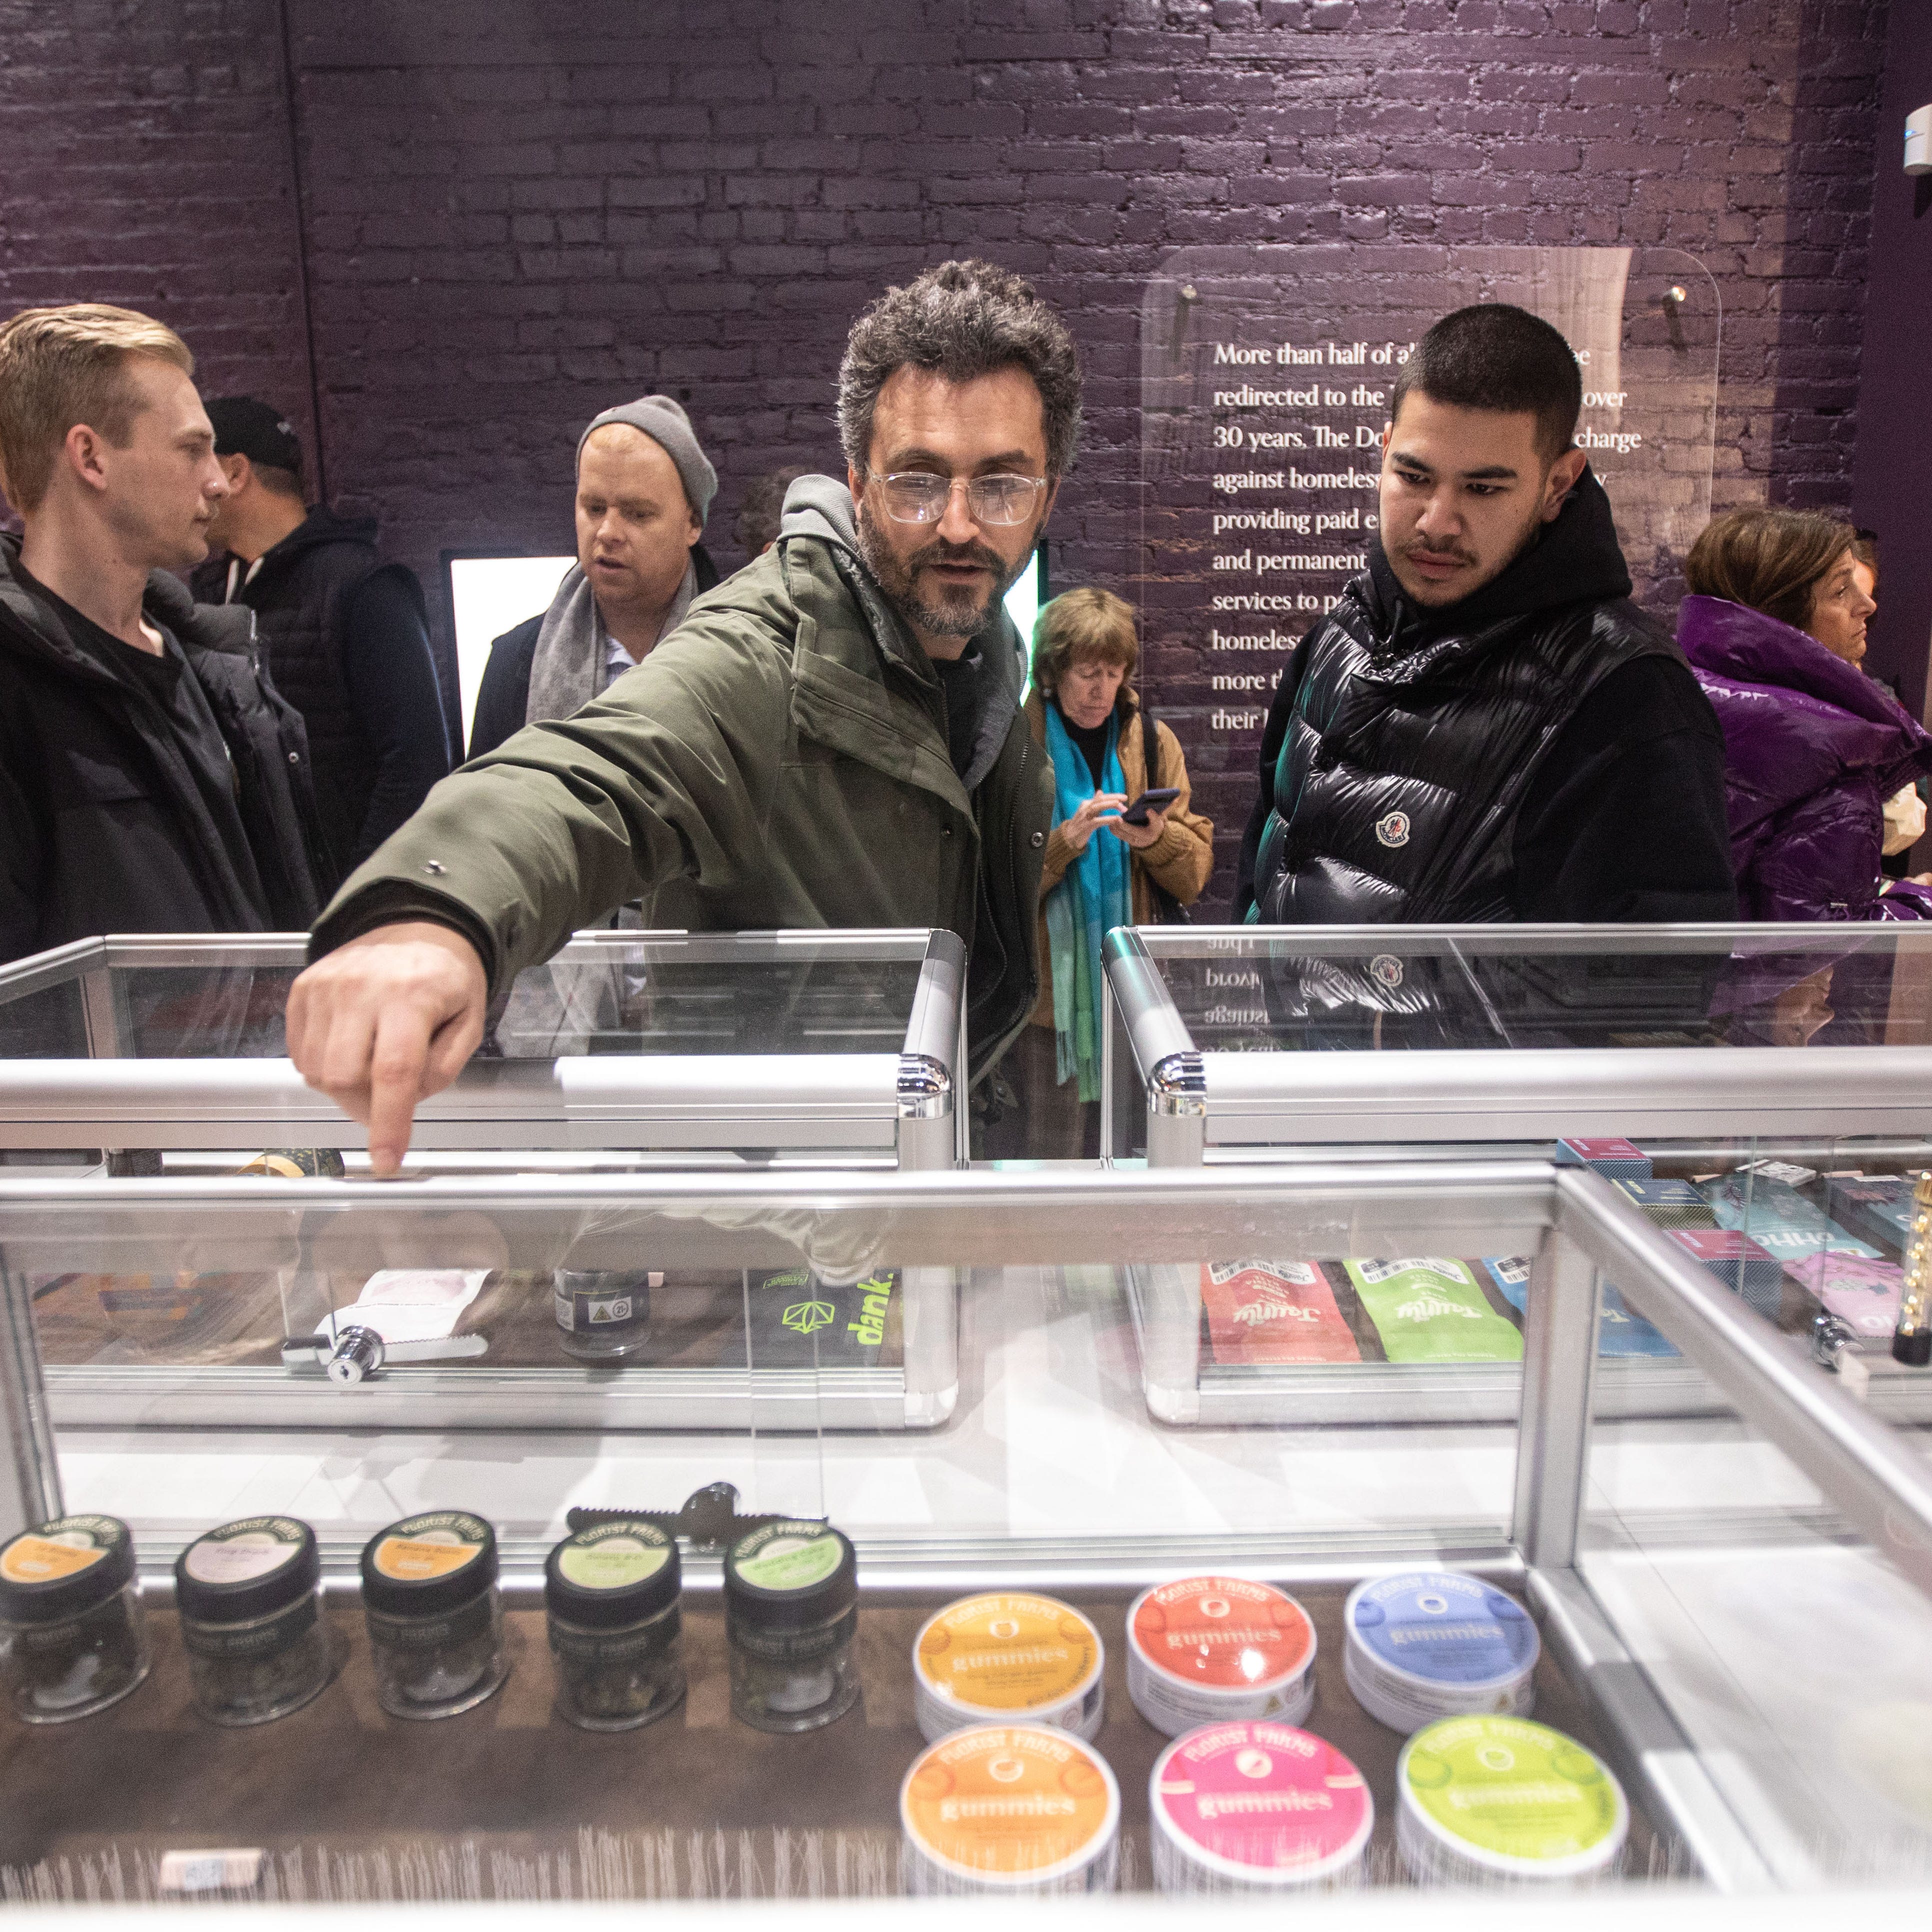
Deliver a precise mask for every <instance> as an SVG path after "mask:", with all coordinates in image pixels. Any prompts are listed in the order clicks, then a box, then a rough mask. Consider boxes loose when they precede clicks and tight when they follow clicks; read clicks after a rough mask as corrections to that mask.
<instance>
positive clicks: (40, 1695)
mask: <svg viewBox="0 0 1932 1932" xmlns="http://www.w3.org/2000/svg"><path fill="white" fill-rule="evenodd" d="M147 1674H148V1640H147V1632H146V1628H145V1624H144V1622H143V1621H142V1614H141V1601H140V1589H139V1584H138V1583H137V1582H136V1579H135V1574H134V1539H133V1537H131V1536H130V1535H129V1534H128V1532H127V1525H126V1524H125V1523H122V1522H120V1521H119V1520H118V1519H116V1518H115V1517H111V1516H65V1517H58V1518H56V1519H55V1520H54V1521H53V1522H52V1523H40V1524H37V1525H36V1526H35V1527H34V1528H33V1529H30V1530H28V1531H26V1532H25V1533H24V1534H23V1535H20V1536H17V1537H15V1538H13V1540H12V1541H10V1542H9V1543H8V1544H7V1545H6V1547H5V1548H4V1549H0V1677H4V1680H5V1687H6V1691H7V1697H8V1700H9V1701H10V1703H12V1705H13V1710H14V1712H15V1714H16V1715H17V1716H19V1717H20V1718H24V1719H25V1720H26V1721H27V1722H28V1724H65V1723H67V1722H68V1721H70V1720H71V1719H73V1718H85V1717H87V1716H89V1715H91V1714H92V1712H95V1711H100V1710H104V1709H106V1708H107V1706H109V1705H110V1704H112V1703H116V1702H117V1701H118V1700H120V1699H121V1698H123V1697H126V1696H127V1694H128V1693H129V1692H130V1691H132V1690H133V1688H135V1687H136V1685H138V1684H139V1683H140V1682H141V1681H142V1679H143V1678H145V1676H147Z"/></svg>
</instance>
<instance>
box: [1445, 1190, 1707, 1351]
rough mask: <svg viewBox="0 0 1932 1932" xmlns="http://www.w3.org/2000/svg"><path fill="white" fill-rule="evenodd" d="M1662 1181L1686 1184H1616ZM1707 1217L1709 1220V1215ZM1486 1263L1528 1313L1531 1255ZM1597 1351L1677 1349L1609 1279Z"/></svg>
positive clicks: (1507, 1296) (1502, 1291)
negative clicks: (1626, 1303) (1626, 1305)
mask: <svg viewBox="0 0 1932 1932" xmlns="http://www.w3.org/2000/svg"><path fill="white" fill-rule="evenodd" d="M1617 1185H1618V1186H1619V1187H1652V1186H1654V1185H1659V1184H1658V1183H1653V1182H1650V1181H1619V1183H1617ZM1662 1185H1667V1186H1670V1187H1679V1186H1682V1185H1685V1184H1684V1183H1681V1182H1678V1181H1670V1182H1668V1183H1664V1184H1662ZM1708 1220H1709V1216H1708V1214H1707V1215H1706V1222H1707V1223H1708ZM1483 1266H1484V1268H1486V1269H1487V1270H1488V1271H1489V1276H1490V1280H1492V1281H1493V1282H1494V1283H1496V1292H1498V1293H1499V1295H1502V1298H1503V1299H1504V1300H1505V1301H1507V1302H1508V1304H1509V1305H1510V1306H1511V1307H1512V1308H1514V1310H1516V1311H1517V1313H1518V1314H1519V1315H1521V1314H1524V1313H1527V1312H1528V1310H1529V1268H1530V1262H1529V1256H1527V1255H1505V1256H1501V1257H1500V1258H1493V1259H1488V1260H1486V1261H1485V1262H1484V1263H1483ZM1597 1353H1598V1355H1676V1353H1677V1351H1676V1349H1674V1348H1673V1346H1671V1344H1670V1342H1669V1341H1668V1340H1666V1339H1665V1337H1664V1336H1663V1335H1662V1334H1660V1333H1659V1332H1658V1330H1657V1329H1655V1328H1653V1327H1652V1325H1651V1324H1650V1323H1649V1322H1646V1320H1645V1319H1643V1316H1641V1315H1639V1314H1637V1313H1636V1312H1635V1311H1634V1310H1632V1309H1630V1308H1628V1307H1625V1304H1624V1298H1623V1297H1622V1295H1619V1293H1618V1292H1617V1290H1616V1285H1615V1284H1614V1283H1611V1282H1605V1283H1604V1294H1603V1304H1602V1307H1601V1310H1600V1312H1599V1313H1598V1319H1597Z"/></svg>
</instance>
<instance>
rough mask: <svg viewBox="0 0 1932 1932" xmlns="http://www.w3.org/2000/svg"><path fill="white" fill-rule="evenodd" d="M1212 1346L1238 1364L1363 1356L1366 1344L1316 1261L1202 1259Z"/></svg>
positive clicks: (1203, 1292)
mask: <svg viewBox="0 0 1932 1932" xmlns="http://www.w3.org/2000/svg"><path fill="white" fill-rule="evenodd" d="M1201 1302H1202V1307H1203V1308H1204V1309H1205V1310H1206V1311H1207V1316H1208V1347H1209V1349H1211V1352H1213V1355H1214V1359H1215V1361H1217V1362H1223V1363H1226V1364H1229V1365H1230V1366H1234V1365H1237V1364H1242V1365H1250V1366H1253V1365H1257V1364H1266V1363H1282V1362H1359V1361H1361V1359H1362V1352H1361V1349H1360V1348H1359V1347H1358V1346H1357V1345H1356V1342H1355V1336H1354V1334H1353V1333H1352V1331H1350V1329H1349V1325H1348V1322H1346V1320H1345V1319H1343V1314H1342V1311H1341V1310H1340V1308H1339V1307H1337V1305H1336V1301H1335V1294H1334V1290H1333V1289H1331V1287H1330V1286H1329V1285H1328V1277H1327V1276H1326V1275H1325V1274H1323V1273H1322V1269H1321V1267H1320V1265H1319V1263H1317V1262H1303V1261H1280V1262H1264V1261H1232V1262H1203V1263H1202V1266H1201Z"/></svg>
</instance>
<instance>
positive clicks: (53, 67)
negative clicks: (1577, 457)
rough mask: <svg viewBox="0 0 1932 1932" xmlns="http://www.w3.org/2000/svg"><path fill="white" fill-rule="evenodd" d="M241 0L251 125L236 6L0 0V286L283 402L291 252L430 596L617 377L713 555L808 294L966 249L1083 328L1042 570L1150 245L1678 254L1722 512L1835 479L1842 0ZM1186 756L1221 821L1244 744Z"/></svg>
mask: <svg viewBox="0 0 1932 1932" xmlns="http://www.w3.org/2000/svg"><path fill="white" fill-rule="evenodd" d="M287 7H288V13H287V30H288V34H287V37H288V46H289V49H290V55H291V63H290V64H291V65H292V68H293V74H294V77H295V83H294V89H293V93H294V108H295V115H296V136H297V138H296V142H294V143H293V144H291V143H290V141H289V139H288V138H287V136H288V127H287V118H286V107H285V98H284V74H283V42H282V28H281V14H280V13H279V12H278V8H277V6H276V5H275V0H132V4H121V5H111V4H109V3H108V0H75V4H73V5H69V6H68V7H63V8H61V9H58V10H56V9H54V8H51V7H46V6H44V5H34V4H28V0H0V130H4V132H0V151H4V153H5V156H6V166H5V169H4V171H0V311H7V310H10V309H12V308H15V307H17V306H19V305H21V304H23V303H25V302H37V301H44V300H52V299H70V298H74V297H80V296H95V297H104V298H106V299H113V300H117V301H124V302H129V303H131V304H133V305H136V306H140V307H144V308H150V309H151V310H153V311H155V312H156V313H157V314H161V315H162V316H163V317H166V319H167V320H170V321H172V322H173V323H175V324H176V325H177V326H179V327H181V329H183V331H184V333H186V334H187V336H188V337H189V338H190V341H191V342H192V343H193V345H194V347H196V350H197V351H198V353H199V354H200V355H201V356H202V359H203V371H204V375H205V379H206V380H207V382H208V385H209V386H210V387H211V388H213V389H225V388H229V387H242V386H245V387H248V388H250V389H254V390H257V391H258V392H260V393H263V394H264V395H269V396H271V397H272V398H275V400H276V401H279V402H281V403H282V404H284V407H292V408H294V409H296V410H297V412H298V413H299V416H300V417H301V419H302V420H303V421H304V422H305V425H306V424H307V415H306V408H305V404H306V398H307V394H308V362H307V356H306V349H305V342H304V339H303V337H304V330H303V322H304V316H303V314H302V301H301V286H302V274H301V272H302V270H304V269H305V271H306V279H307V292H308V320H309V322H310V323H311V325H312V328H313V334H314V365H315V373H316V377H317V388H318V390H319V393H320V404H321V425H320V428H321V434H322V443H323V454H324V456H325V458H326V466H327V475H328V478H329V484H330V487H331V488H332V490H333V491H334V492H335V493H336V494H337V495H338V496H351V497H353V498H356V499H361V500H362V501H363V502H365V503H367V504H368V505H371V506H372V507H374V508H376V509H377V510H379V511H380V512H381V514H382V515H383V518H384V520H385V523H386V528H387V529H388V532H389V540H390V541H391V543H392V545H393V546H394V547H395V548H396V549H397V550H398V552H399V553H401V554H402V555H404V556H407V558H408V559H410V561H412V562H414V563H415V564H416V565H417V567H418V568H419V569H420V570H422V571H423V573H424V575H425V581H426V582H427V583H429V584H430V585H431V589H432V592H433V594H434V590H435V586H436V580H437V554H438V553H439V552H440V550H443V549H444V548H446V547H483V546H485V545H493V544H505V545H511V546H528V547H548V546H556V547H567V545H568V489H569V482H570V466H571V447H572V445H573V443H574V436H575V432H576V430H577V426H578V425H580V424H581V423H582V422H583V420H584V419H586V417H587V416H589V415H590V414H591V413H592V412H593V411H595V410H596V409H598V408H599V407H602V406H603V405H604V404H607V403H608V402H610V401H612V400H613V399H616V398H622V397H624V396H627V395H633V394H635V393H637V392H639V391H640V390H643V389H665V390H667V391H669V392H671V393H673V394H675V395H679V397H681V398H683V399H685V401H686V402H687V403H688V406H689V407H690V409H691V413H692V414H693V416H694V418H695V419H696V421H697V424H698V425H699V426H700V431H701V433H702V434H703V436H704V437H705V438H706V441H707V443H708V444H709V446H710V447H711V449H712V451H713V452H714V455H715V458H716V460H717V461H718V466H719V469H720V470H721V472H722V475H723V477H724V487H723V490H722V492H721V496H720V499H719V503H718V510H717V511H716V512H715V513H714V518H713V522H712V529H711V532H710V535H711V538H712V542H713V545H714V547H715V550H716V552H717V553H718V555H719V557H720V560H721V562H724V563H726V564H727V566H728V565H730V564H731V563H733V562H736V560H737V559H736V553H735V551H734V550H733V546H732V544H731V543H730V538H729V535H728V532H729V529H730V517H731V515H732V514H733V511H734V510H735V508H736V502H737V499H738V498H739V494H740V493H741V492H742V487H743V485H744V484H745V481H747V480H748V478H750V477H751V475H754V474H755V473H756V472H757V471H758V470H760V469H763V468H765V467H766V466H769V465H771V464H773V463H778V462H781V461H785V460H822V461H824V462H826V463H833V462H835V460H836V449H835V439H834V437H833V434H832V427H831V421H830V413H829V395H830V386H831V380H832V374H833V371H834V370H835V366H836V363H837V359H838V350H839V347H840V345H841V342H842V340H843V338H844V332H845V329H846V327H847V323H848V322H849V320H850V317H851V316H852V314H853V312H854V311H856V309H857V308H859V306H860V305H862V304H863V303H864V302H865V301H866V300H867V299H869V298H870V297H871V296H872V295H873V294H874V293H875V292H876V291H877V290H878V289H879V288H880V287H881V286H882V285H883V284H885V283H886V282H888V281H892V280H895V279H901V278H904V276H906V275H908V274H909V273H910V272H913V271H915V270H916V269H918V268H919V266H922V265H924V264H926V263H929V262H931V261H933V260H937V259H940V258H942V257H944V256H946V255H947V254H956V253H960V252H965V251H974V252H977V253H982V254H989V255H991V256H993V257H995V258H997V259H998V260H1001V261H1003V262H1005V263H1008V264H1010V265H1011V266H1014V267H1016V268H1019V269H1022V270H1024V271H1025V272H1028V273H1030V274H1031V275H1034V276H1035V277H1036V278H1037V279H1038V280H1039V281H1040V284H1042V286H1043V288H1044V289H1045V290H1047V291H1048V292H1049V293H1051V294H1052V296H1054V297H1055V299H1057V300H1058V301H1059V302H1061V303H1063V304H1064V305H1065V307H1066V308H1067V312H1068V314H1069V315H1070V318H1071V320H1072V321H1073V326H1074V327H1075V329H1076V331H1077V332H1078V334H1079V337H1080V339H1081V341H1082V345H1083V347H1084V349H1085V353H1086V355H1087V359H1088V369H1089V372H1090V377H1091V407H1090V412H1089V434H1088V446H1087V454H1086V456H1085V459H1084V460H1083V462H1082V466H1081V467H1080V469H1079V472H1078V473H1077V474H1076V477H1075V478H1074V479H1073V481H1072V482H1071V483H1070V485H1069V487H1068V488H1067V491H1066V492H1065V493H1064V496H1063V499H1062V507H1061V510H1060V511H1058V513H1057V515H1056V519H1055V528H1054V529H1053V531H1052V535H1053V536H1054V537H1055V539H1056V541H1057V543H1058V546H1059V548H1058V554H1057V558H1056V576H1057V577H1058V578H1059V580H1061V582H1063V583H1067V582H1073V581H1078V580H1091V579H1098V580H1102V581H1112V582H1121V581H1123V580H1126V579H1127V578H1128V577H1130V574H1131V572H1132V569H1133V555H1132V532H1133V529H1134V528H1135V526H1136V502H1135V497H1134V490H1135V487H1136V486H1135V482H1134V478H1136V475H1137V473H1138V463H1139V458H1138V438H1139V428H1138V419H1137V416H1136V376H1137V371H1138V360H1139V350H1138V339H1137V332H1138V320H1137V309H1138V301H1139V288H1140V285H1141V283H1142V280H1143V278H1145V276H1146V275H1148V273H1149V272H1150V271H1151V269H1153V268H1154V266H1155V265H1156V264H1157V263H1158V261H1159V260H1160V257H1162V255H1163V254H1164V253H1165V252H1166V251H1167V250H1169V249H1170V248H1175V247H1179V246H1182V245H1188V244H1192V243H1196V242H1245V241H1248V240H1268V241H1276V242H1297V241H1314V240H1320V241H1334V240H1343V239H1352V238H1358V239H1364V240H1382V239H1388V240H1395V241H1418V240H1432V239H1433V240H1439V241H1445V242H1463V241H1467V242H1478V241H1480V242H1538V243H1547V244H1568V245H1622V244H1634V243H1645V242H1657V243H1664V244H1667V245H1672V246H1675V247H1679V248H1685V249H1688V250H1690V251H1691V252H1693V253H1694V254H1697V255H1698V256H1699V257H1701V258H1702V259H1703V261H1704V262H1705V263H1706V266H1709V269H1711V271H1712V273H1713V275H1715V278H1716V279H1717V281H1718V285H1719V287H1720V290H1721V294H1722V298H1723V301H1724V308H1725V317H1726V320H1725V329H1724V363H1723V392H1722V399H1721V407H1720V413H1719V420H1718V437H1717V465H1718V489H1717V501H1718V503H1719V505H1725V504H1728V503H1730V502H1738V501H1743V500H1750V499H1759V498H1763V497H1765V496H1772V497H1773V498H1776V499H1783V500H1788V501H1793V502H1821V503H1838V502H1843V500H1844V499H1845V498H1846V495H1847V493H1848V490H1849V470H1850V462H1851V450H1852V439H1853V436H1854V432H1855V400H1856V395H1857V386H1858V344H1859V334H1860V326H1861V314H1862V308H1863V288H1864V281H1865V278H1866V246H1867V233H1868V229H1869V226H1870V207H1871V193H1872V169H1873V154H1872V140H1873V131H1874V127H1875V115H1876V104H1877V97H1878V90H1879V71H1880V68H1881V65H1882V54H1883V46H1884V35H1885V5H1884V4H1883V0H1802V4H1801V0H657V4H655V5H652V6H651V7H648V8H643V7H637V6H636V5H631V4H629V3H628V0H548V4H538V0H463V4H461V5H458V4H455V0H412V4H411V5H408V6H404V7H398V6H395V5H391V4H389V0H287ZM292 148H293V151H295V152H299V156H300V165H299V184H300V214H301V216H302V219H303V220H305V223H306V239H307V251H306V260H305V261H304V260H302V258H301V254H300V251H299V250H298V248H297V245H296V236H297V233H298V229H297V214H298V210H297V205H296V196H295V193H294V192H293V190H294V187H295V183H296V178H297V177H296V173H295V172H294V169H293V164H292ZM1886 151H1887V153H1889V144H1888V145H1887V149H1886ZM1204 750H1205V748H1204ZM1205 762H1212V760H1206V761H1205ZM1208 789H1209V790H1210V792H1211V796H1208V797H1206V798H1205V799H1204V800H1203V803H1204V805H1205V807H1206V808H1208V809H1210V810H1211V811H1213V812H1214V815H1215V816H1216V817H1217V819H1218V820H1220V821H1221V823H1222V825H1223V830H1224V832H1226V833H1228V834H1229V835H1230V836H1232V835H1233V834H1234V833H1235V832H1236V831H1237V830H1238V821H1239V819H1240V817H1241V814H1242V813H1243V812H1244V810H1245V808H1246V805H1247V802H1248V798H1249V796H1250V781H1248V780H1247V778H1245V777H1244V775H1241V773H1240V772H1239V771H1238V770H1237V771H1235V772H1232V773H1231V774H1230V775H1228V776H1227V777H1226V778H1217V779H1215V780H1214V781H1213V782H1212V784H1211V786H1210V787H1208ZM1225 889H1226V868H1225V866H1224V868H1223V871H1222V873H1221V874H1220V877H1218V878H1217V888H1216V892H1217V896H1218V895H1219V894H1220V892H1223V891H1224V890H1225Z"/></svg>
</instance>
